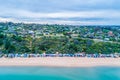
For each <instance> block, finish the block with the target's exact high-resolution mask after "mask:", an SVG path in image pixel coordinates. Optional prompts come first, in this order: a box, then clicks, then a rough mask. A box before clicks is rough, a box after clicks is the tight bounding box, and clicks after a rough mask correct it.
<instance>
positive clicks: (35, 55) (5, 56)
mask: <svg viewBox="0 0 120 80" xmlns="http://www.w3.org/2000/svg"><path fill="white" fill-rule="evenodd" d="M0 57H1V58H2V57H4V58H34V57H88V58H119V57H120V54H85V53H76V54H45V53H43V54H27V53H24V54H13V53H9V54H0Z"/></svg>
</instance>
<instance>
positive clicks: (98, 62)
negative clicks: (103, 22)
mask: <svg viewBox="0 0 120 80" xmlns="http://www.w3.org/2000/svg"><path fill="white" fill-rule="evenodd" d="M0 66H47V67H95V66H119V67H120V58H75V57H43V58H12V59H11V58H0Z"/></svg>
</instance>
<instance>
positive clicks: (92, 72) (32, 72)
mask: <svg viewBox="0 0 120 80" xmlns="http://www.w3.org/2000/svg"><path fill="white" fill-rule="evenodd" d="M0 80H120V67H85V68H82V67H81V68H67V67H66V68H65V67H0Z"/></svg>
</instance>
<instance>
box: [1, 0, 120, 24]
mask: <svg viewBox="0 0 120 80" xmlns="http://www.w3.org/2000/svg"><path fill="white" fill-rule="evenodd" d="M0 21H1V22H6V21H11V22H24V23H40V24H70V25H71V24H72V25H120V0H0Z"/></svg>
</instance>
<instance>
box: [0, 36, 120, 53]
mask: <svg viewBox="0 0 120 80" xmlns="http://www.w3.org/2000/svg"><path fill="white" fill-rule="evenodd" d="M0 51H1V52H2V53H5V54H8V53H43V52H46V53H47V54H50V53H56V52H59V53H69V54H74V53H79V52H85V53H87V54H111V53H120V44H119V43H110V42H94V41H93V40H90V39H81V38H68V37H58V38H57V37H44V36H43V37H41V38H32V37H31V36H27V37H21V36H17V35H4V34H0Z"/></svg>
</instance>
